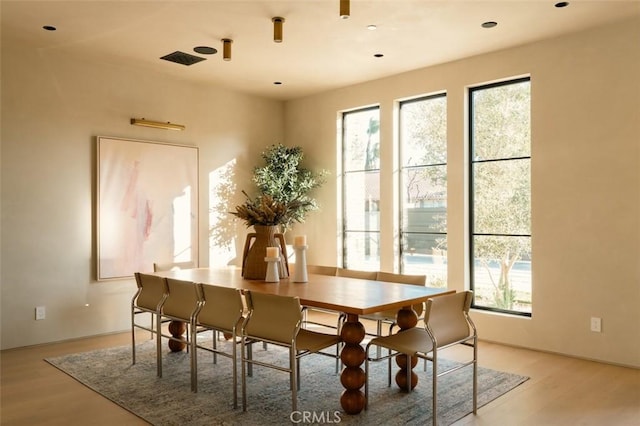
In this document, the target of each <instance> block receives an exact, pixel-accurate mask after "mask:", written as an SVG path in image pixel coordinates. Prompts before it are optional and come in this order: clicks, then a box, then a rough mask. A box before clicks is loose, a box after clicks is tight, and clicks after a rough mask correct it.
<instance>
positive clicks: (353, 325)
mask: <svg viewBox="0 0 640 426" xmlns="http://www.w3.org/2000/svg"><path fill="white" fill-rule="evenodd" d="M154 275H158V276H162V277H167V278H174V279H179V280H185V281H191V282H195V283H201V284H209V285H216V286H223V287H232V288H236V289H239V290H241V291H246V290H249V291H253V292H261V293H269V294H277V295H281V296H291V297H298V298H299V299H300V304H301V305H303V306H309V307H314V308H322V309H328V310H331V311H335V312H338V313H344V314H345V315H346V322H345V323H344V325H343V326H342V328H341V331H340V336H341V338H342V341H343V343H344V345H343V347H342V351H341V352H340V358H341V360H342V363H343V365H344V368H343V370H342V372H341V373H340V382H341V383H342V386H343V387H344V391H343V392H342V394H341V395H340V405H341V406H342V408H343V410H344V411H345V412H346V413H348V414H358V413H360V412H361V411H362V410H363V409H364V406H365V396H364V393H363V392H362V390H361V388H362V387H363V386H364V383H365V373H364V370H363V369H362V364H363V363H364V361H365V357H366V353H365V350H364V348H363V346H362V344H361V342H362V341H363V340H364V338H365V335H366V334H365V327H364V325H363V324H362V323H361V322H360V321H359V317H360V316H361V315H367V314H372V313H375V312H380V311H385V310H388V309H397V310H398V314H397V318H396V323H397V325H398V328H399V331H398V332H402V330H406V329H409V328H412V327H415V326H416V325H417V323H418V316H417V315H416V313H415V311H413V309H412V305H414V304H418V303H421V302H425V301H426V300H427V299H429V298H431V297H436V296H439V295H443V294H448V293H453V292H454V290H448V289H446V288H433V287H425V286H416V285H409V284H398V283H390V282H383V281H376V280H366V279H359V278H350V277H340V276H332V275H317V274H308V276H307V279H308V280H307V282H304V283H299V282H293V278H281V279H279V281H277V282H266V281H264V280H248V279H244V278H243V277H242V270H241V269H240V268H237V267H216V268H195V269H180V270H172V271H162V272H156V273H154ZM398 356H400V357H401V356H402V355H398ZM404 362H407V360H406V358H405V361H404ZM404 362H398V364H399V365H405V364H404ZM409 362H410V361H409ZM412 365H414V364H413V363H412ZM412 368H413V367H412ZM412 375H413V376H414V378H413V380H416V379H417V377H416V376H415V373H412ZM397 377H398V378H399V379H400V380H397V382H399V383H398V385H399V386H400V387H401V388H404V389H408V386H412V387H413V384H408V383H406V374H405V372H402V373H401V374H398V375H397ZM402 378H405V379H404V383H402ZM415 384H417V381H416V382H415Z"/></svg>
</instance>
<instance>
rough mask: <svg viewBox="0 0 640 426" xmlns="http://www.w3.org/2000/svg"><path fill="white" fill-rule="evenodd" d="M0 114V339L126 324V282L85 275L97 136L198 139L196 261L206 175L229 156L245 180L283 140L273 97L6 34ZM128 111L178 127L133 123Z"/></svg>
mask: <svg viewBox="0 0 640 426" xmlns="http://www.w3.org/2000/svg"><path fill="white" fill-rule="evenodd" d="M176 66H179V65H176ZM1 117H2V126H1V136H2V146H1V148H2V180H1V183H2V223H1V229H2V246H1V250H2V251H1V262H2V268H1V286H2V293H1V295H2V296H1V311H2V312H1V315H2V316H1V319H2V339H1V341H2V345H1V347H2V349H7V348H13V347H18V346H25V345H32V344H37V343H43V342H51V341H59V340H64V339H70V338H75V337H80V336H87V335H94V334H101V333H108V332H114V331H118V330H126V329H128V328H129V327H130V314H129V304H130V300H131V297H132V295H133V294H134V291H135V283H134V281H133V280H132V279H131V280H123V281H108V282H96V281H95V272H94V268H95V266H94V265H95V249H94V237H95V235H94V231H93V229H94V222H93V215H94V211H93V204H94V201H95V190H94V188H95V162H96V159H95V145H96V136H98V135H101V136H113V137H123V138H129V139H142V140H151V141H159V142H171V143H178V144H186V145H197V146H198V147H199V155H200V224H199V225H200V226H199V233H200V247H199V252H200V259H199V260H200V264H201V265H204V266H206V265H207V264H208V256H209V247H208V246H209V240H208V233H209V213H208V210H209V190H210V188H209V180H210V179H209V174H210V173H212V172H215V171H217V170H218V169H219V168H221V167H225V165H227V164H229V163H232V164H234V166H233V167H230V171H231V173H232V174H233V176H232V177H231V179H232V180H233V182H234V183H237V184H238V186H239V187H240V188H243V187H244V186H245V183H246V182H247V180H248V179H249V176H250V172H251V169H252V167H253V166H254V165H255V164H256V163H257V162H258V161H259V160H260V152H261V151H262V149H263V148H264V147H265V146H267V145H269V144H272V143H275V142H280V141H281V140H282V138H283V104H282V102H278V101H271V100H265V99H262V98H258V97H253V96H248V95H244V94H240V93H234V92H231V91H227V90H224V89H221V88H215V87H205V86H196V85H192V84H187V83H185V82H181V81H177V80H172V79H168V78H167V77H165V76H163V75H154V74H152V73H149V72H143V71H138V70H135V69H131V68H126V69H125V68H118V67H115V66H112V65H111V64H109V63H101V64H96V63H87V62H86V61H85V60H83V58H77V57H76V58H74V57H65V56H63V55H61V54H60V53H59V52H55V51H46V50H41V49H36V48H33V47H29V46H25V45H20V44H17V43H13V42H10V41H8V40H3V46H2V116H1ZM132 117H138V118H140V117H146V118H148V119H154V120H167V121H172V122H175V123H180V124H185V125H186V127H187V128H186V130H185V131H183V132H173V131H165V130H158V129H148V128H143V127H137V126H131V125H130V124H129V120H130V118H132ZM213 183H215V179H214V180H213ZM233 198H234V199H235V200H236V201H238V202H240V201H242V197H237V196H236V195H234V196H233ZM236 228H237V229H235V228H234V229H232V231H233V234H232V235H231V237H230V238H231V239H233V237H234V236H235V234H236V233H238V234H239V236H238V237H237V238H239V239H240V242H239V243H237V244H236V246H240V247H242V244H243V243H244V232H245V229H244V226H242V225H239V226H238V227H236ZM227 236H228V235H227ZM232 242H234V241H232ZM86 304H88V305H89V306H85V305H86ZM39 305H43V306H46V310H47V318H46V320H44V321H35V320H34V307H35V306H39Z"/></svg>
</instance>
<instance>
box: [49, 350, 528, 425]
mask: <svg viewBox="0 0 640 426" xmlns="http://www.w3.org/2000/svg"><path fill="white" fill-rule="evenodd" d="M224 344H228V343H223V345H224ZM137 348H138V349H137V357H136V358H137V362H136V364H135V365H132V364H131V347H130V346H122V347H116V348H109V349H102V350H96V351H91V352H85V353H78V354H72V355H66V356H60V357H55V358H47V359H46V361H47V362H49V363H50V364H51V365H53V366H55V367H57V368H58V369H60V370H62V371H63V372H65V373H67V374H68V375H70V376H71V377H73V378H74V379H76V380H78V381H79V382H80V383H82V384H84V385H85V386H88V387H89V388H91V389H93V390H94V391H96V392H98V393H99V394H101V395H102V396H104V397H105V398H108V399H110V400H111V401H113V402H115V403H116V404H118V405H120V406H122V407H123V408H125V409H127V410H129V411H130V412H132V413H133V414H135V415H137V416H138V417H140V418H142V419H144V420H146V421H147V422H149V423H151V424H153V425H157V426H165V425H166V426H171V425H197V426H198V425H243V426H244V425H285V424H323V423H324V424H326V423H340V424H347V425H372V424H385V425H400V424H403V425H407V424H416V425H417V424H431V386H430V383H431V368H429V369H428V370H429V371H427V372H425V371H423V368H422V364H421V363H420V364H419V365H418V366H417V367H416V368H415V370H414V371H416V372H417V373H418V376H419V385H418V386H417V388H416V389H415V390H414V392H412V393H410V394H407V393H403V392H400V391H399V389H398V387H397V386H395V384H393V385H392V387H387V372H386V371H387V363H386V362H378V363H372V365H371V373H370V374H371V377H370V388H369V389H370V390H369V401H370V402H369V409H368V410H367V411H363V412H362V413H360V414H358V415H348V414H346V413H345V412H344V411H343V410H342V408H341V406H340V394H341V392H342V389H343V388H342V385H341V384H340V376H339V375H337V374H335V370H334V368H335V360H334V359H332V358H329V357H324V356H321V355H315V354H314V355H309V356H307V357H305V358H302V360H301V389H300V391H299V392H298V410H297V412H293V413H292V410H291V392H290V391H289V376H288V374H287V373H284V372H281V371H277V370H273V369H270V368H264V367H259V366H255V367H254V371H253V376H252V377H248V378H247V401H248V408H247V411H246V412H243V411H242V408H241V407H242V405H241V391H240V386H238V397H239V407H240V408H238V409H234V408H233V397H232V375H231V361H230V360H229V359H228V358H223V357H218V361H217V363H216V364H214V363H213V362H212V356H211V354H210V353H207V352H206V351H199V352H198V360H199V363H198V377H199V381H198V392H197V393H193V392H191V390H190V381H189V380H190V373H189V355H188V354H186V353H184V352H182V353H171V352H169V351H168V349H167V350H166V351H165V353H163V377H162V378H157V377H156V362H155V344H154V342H153V341H147V342H145V343H141V344H139V345H138V346H137ZM287 356H288V355H287V352H286V351H284V350H282V349H280V348H277V347H275V346H272V345H271V346H269V347H268V348H267V349H266V350H265V349H264V348H262V346H259V345H255V348H254V358H255V359H263V360H274V359H277V360H282V361H283V364H282V365H285V364H286V363H287V362H288V361H287V359H288V358H287ZM440 362H441V363H442V364H444V365H446V364H445V363H451V361H447V360H445V359H442V358H441V361H440ZM394 367H395V363H394ZM394 370H395V368H394ZM238 371H240V369H239V368H238ZM394 374H395V372H394ZM471 377H472V375H471V367H468V368H463V369H461V370H459V371H457V372H455V373H452V374H448V375H446V376H443V377H441V378H440V379H439V381H438V424H440V425H450V424H452V423H454V422H455V421H456V420H459V419H461V418H462V417H464V416H466V415H467V414H469V413H471V411H472V407H471ZM526 380H527V377H523V376H518V375H514V374H509V373H505V372H500V371H494V370H489V369H486V368H478V405H479V406H480V407H481V406H483V405H485V404H487V403H488V402H490V401H492V400H494V399H496V398H498V397H500V396H501V395H503V394H505V393H506V392H508V391H510V390H512V389H513V388H515V387H516V386H518V385H519V384H521V383H523V382H524V381H526ZM363 390H364V389H363Z"/></svg>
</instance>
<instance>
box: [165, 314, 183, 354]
mask: <svg viewBox="0 0 640 426" xmlns="http://www.w3.org/2000/svg"><path fill="white" fill-rule="evenodd" d="M186 330H187V325H186V324H185V323H183V322H182V321H171V322H170V323H169V333H171V335H172V336H173V337H175V338H176V339H183V337H182V335H183V334H184V332H185V331H186ZM186 347H187V344H186V343H185V342H179V341H177V340H169V349H171V352H180V351H182V350H183V349H184V348H186Z"/></svg>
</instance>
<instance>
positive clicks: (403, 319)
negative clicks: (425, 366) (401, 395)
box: [396, 306, 418, 391]
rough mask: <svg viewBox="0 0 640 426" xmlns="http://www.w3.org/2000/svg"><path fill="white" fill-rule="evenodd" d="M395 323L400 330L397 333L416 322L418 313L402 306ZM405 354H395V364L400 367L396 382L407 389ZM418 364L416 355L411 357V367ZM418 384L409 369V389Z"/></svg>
mask: <svg viewBox="0 0 640 426" xmlns="http://www.w3.org/2000/svg"><path fill="white" fill-rule="evenodd" d="M396 323H397V324H398V327H400V330H399V331H398V333H402V331H403V330H407V329H409V328H413V327H415V326H416V325H417V324H418V315H416V313H415V311H414V310H413V309H412V308H411V307H410V306H408V307H407V306H405V307H403V308H402V309H401V310H400V311H398V316H397V318H396ZM407 358H408V357H407V356H406V355H404V354H400V355H397V356H396V364H397V365H398V367H400V370H399V371H398V372H397V373H396V384H397V385H398V387H399V388H400V389H403V390H406V391H409V390H410V389H409V387H408V386H407V371H406V365H407ZM417 364H418V358H417V357H411V369H412V370H413V368H414V367H415V366H416V365H417ZM417 385H418V375H417V374H416V373H414V372H413V371H411V389H413V388H415V387H416V386H417Z"/></svg>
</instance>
